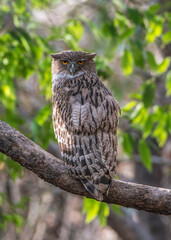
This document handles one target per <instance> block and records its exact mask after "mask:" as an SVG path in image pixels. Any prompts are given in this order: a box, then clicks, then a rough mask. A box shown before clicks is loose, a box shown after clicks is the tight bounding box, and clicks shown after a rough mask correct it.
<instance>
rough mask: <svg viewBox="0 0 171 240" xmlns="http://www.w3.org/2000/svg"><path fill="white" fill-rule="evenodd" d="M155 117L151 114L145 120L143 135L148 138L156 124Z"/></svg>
mask: <svg viewBox="0 0 171 240" xmlns="http://www.w3.org/2000/svg"><path fill="white" fill-rule="evenodd" d="M155 120H156V119H155V118H154V115H153V114H150V115H149V116H148V118H147V120H146V122H145V125H144V131H143V137H144V138H147V137H148V136H149V135H150V134H151V133H152V128H153V126H154V122H155Z"/></svg>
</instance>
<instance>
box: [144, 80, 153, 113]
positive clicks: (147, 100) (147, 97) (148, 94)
mask: <svg viewBox="0 0 171 240" xmlns="http://www.w3.org/2000/svg"><path fill="white" fill-rule="evenodd" d="M154 96H155V84H154V82H152V81H147V82H146V83H145V84H144V89H143V98H142V100H143V103H144V106H145V107H146V108H148V107H150V106H151V105H152V103H153V100H154Z"/></svg>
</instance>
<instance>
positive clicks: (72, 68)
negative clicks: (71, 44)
mask: <svg viewBox="0 0 171 240" xmlns="http://www.w3.org/2000/svg"><path fill="white" fill-rule="evenodd" d="M75 70H76V67H75V64H74V63H71V66H70V69H69V71H70V73H72V74H74V73H75Z"/></svg>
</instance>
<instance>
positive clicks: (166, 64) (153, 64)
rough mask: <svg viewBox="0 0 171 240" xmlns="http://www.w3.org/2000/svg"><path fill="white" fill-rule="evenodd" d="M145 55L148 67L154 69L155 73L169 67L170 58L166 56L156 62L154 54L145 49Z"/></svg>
mask: <svg viewBox="0 0 171 240" xmlns="http://www.w3.org/2000/svg"><path fill="white" fill-rule="evenodd" d="M146 55H147V60H148V63H149V66H150V68H151V69H152V70H153V71H155V72H156V73H160V74H161V73H163V72H165V71H166V70H167V68H168V67H169V64H170V58H169V57H166V58H165V59H164V60H163V61H162V62H161V63H160V64H157V63H156V60H155V57H154V55H153V54H152V53H151V52H149V51H147V52H146Z"/></svg>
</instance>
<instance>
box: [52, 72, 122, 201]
mask: <svg viewBox="0 0 171 240" xmlns="http://www.w3.org/2000/svg"><path fill="white" fill-rule="evenodd" d="M90 78H91V80H90ZM119 111H120V108H119V105H118V103H117V101H116V100H115V99H114V98H113V97H112V96H111V93H110V92H109V91H108V90H107V88H106V87H105V86H104V85H103V84H102V83H101V82H100V80H99V79H98V77H97V76H96V75H86V74H85V75H83V76H78V77H76V78H70V79H68V81H66V84H65V85H64V86H62V87H61V86H59V87H56V89H54V95H53V124H54V131H55V136H56V138H57V140H58V143H59V146H60V149H61V153H62V156H63V159H64V161H65V164H66V165H67V167H68V171H69V173H70V174H71V175H72V176H74V177H76V178H78V179H80V180H81V182H82V183H83V185H84V186H85V188H86V189H87V191H89V192H90V194H91V195H93V196H94V197H95V198H96V199H97V200H100V201H102V200H103V194H105V193H106V192H107V191H108V188H109V186H110V182H111V179H112V178H113V177H114V175H115V169H116V153H117V139H116V129H117V124H118V112H119Z"/></svg>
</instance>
